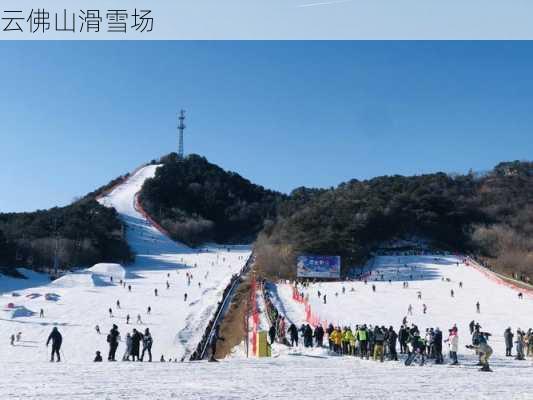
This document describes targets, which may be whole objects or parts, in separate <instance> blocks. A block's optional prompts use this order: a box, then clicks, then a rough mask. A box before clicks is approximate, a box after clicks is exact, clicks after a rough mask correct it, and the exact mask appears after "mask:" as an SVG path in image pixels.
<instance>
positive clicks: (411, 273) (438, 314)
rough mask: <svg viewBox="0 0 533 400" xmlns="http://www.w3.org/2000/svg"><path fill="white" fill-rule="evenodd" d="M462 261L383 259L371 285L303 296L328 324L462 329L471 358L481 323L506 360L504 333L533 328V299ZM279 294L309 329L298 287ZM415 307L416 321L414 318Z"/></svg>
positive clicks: (335, 286)
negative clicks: (474, 331) (474, 327)
mask: <svg viewBox="0 0 533 400" xmlns="http://www.w3.org/2000/svg"><path fill="white" fill-rule="evenodd" d="M462 261H463V258H462V257H454V256H449V257H444V256H381V257H377V258H376V259H375V260H374V263H373V267H372V269H371V271H372V273H371V275H370V276H369V277H368V279H367V283H366V284H365V283H364V281H363V282H359V281H354V282H321V283H315V284H310V286H309V288H301V287H300V288H299V290H300V292H303V293H304V295H305V296H308V298H309V304H310V305H311V310H312V312H313V314H315V315H317V316H318V317H319V318H320V320H321V321H327V323H328V324H329V323H332V324H334V325H335V326H337V325H338V326H341V327H343V326H347V325H349V326H351V327H352V328H353V327H354V326H355V325H356V324H362V323H365V324H367V325H369V324H370V325H373V326H375V325H379V326H382V325H384V326H386V327H389V326H391V325H392V326H394V328H395V329H398V328H399V326H400V325H401V322H402V319H403V318H404V317H407V321H408V323H409V325H410V324H411V323H414V324H416V325H417V326H418V327H419V329H420V330H421V332H422V334H423V332H424V331H425V329H426V328H431V327H433V328H436V327H438V328H440V329H441V330H442V331H443V333H444V335H445V337H446V334H447V333H448V329H449V328H451V327H452V326H453V324H457V327H458V328H459V340H460V348H462V350H461V351H462V352H465V351H466V349H464V345H466V344H470V339H471V338H470V331H469V327H468V325H469V323H470V321H472V320H475V321H476V322H478V323H479V324H480V325H481V328H482V331H485V332H490V333H492V337H491V339H490V341H489V343H490V345H491V346H492V347H493V348H494V351H495V356H496V355H498V354H499V355H501V354H505V343H504V339H503V332H504V330H505V329H506V328H507V327H511V328H512V330H513V332H516V329H517V328H521V329H522V330H526V331H527V329H529V328H533V318H532V315H533V298H532V297H530V296H527V295H524V297H523V299H519V298H518V292H517V291H516V290H513V289H511V288H509V287H507V286H504V285H499V284H497V283H496V282H495V281H492V280H490V279H487V277H485V275H483V274H481V273H480V272H479V271H478V270H476V269H475V268H473V267H471V266H467V265H466V264H463V262H462ZM389 280H390V282H389ZM404 282H407V283H408V287H407V288H403V284H404ZM460 283H462V287H460V285H459V284H460ZM373 285H374V286H375V292H374V291H373V288H372V286H373ZM343 288H344V290H345V291H344V293H343ZM319 291H320V294H321V297H320V298H319V297H318V292H319ZM452 291H453V297H452ZM273 292H274V299H275V302H276V304H277V305H278V307H279V308H281V310H282V311H281V312H282V313H283V310H284V311H285V313H286V315H287V317H288V318H289V320H291V321H294V322H295V323H297V324H298V325H299V324H301V323H303V322H304V320H305V311H304V305H303V304H300V303H297V302H295V301H294V300H293V299H292V286H291V285H290V284H279V285H276V286H275V288H274V289H273ZM419 294H420V296H421V298H420V299H419V298H418V296H419ZM324 295H326V303H325V304H324ZM478 302H479V305H480V312H479V313H478V312H477V310H476V303H478ZM424 304H425V305H426V307H427V310H426V313H424V312H423V306H424ZM409 305H411V307H412V315H409V314H408V308H409ZM532 397H533V395H532Z"/></svg>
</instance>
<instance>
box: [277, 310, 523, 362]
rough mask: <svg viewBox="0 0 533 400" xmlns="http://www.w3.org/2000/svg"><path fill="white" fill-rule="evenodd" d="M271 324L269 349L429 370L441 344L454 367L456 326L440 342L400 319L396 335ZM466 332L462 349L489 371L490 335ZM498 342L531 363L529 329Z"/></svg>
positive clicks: (381, 329) (437, 333)
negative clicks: (315, 351)
mask: <svg viewBox="0 0 533 400" xmlns="http://www.w3.org/2000/svg"><path fill="white" fill-rule="evenodd" d="M274 310H275V307H274ZM273 320H274V321H275V323H274V324H273V325H272V326H271V327H270V329H269V331H268V334H269V339H270V344H271V345H272V344H274V342H279V343H282V344H285V345H287V346H289V347H298V346H299V344H300V343H301V342H303V346H304V347H306V348H311V347H326V348H328V349H329V352H330V354H332V355H338V356H353V357H360V358H364V359H367V360H368V359H373V360H374V361H380V362H383V361H385V360H389V361H399V356H398V354H400V355H405V356H404V357H403V358H402V361H403V362H404V364H405V365H406V366H409V365H411V364H413V363H417V364H419V365H424V364H425V363H426V362H427V361H428V360H434V362H435V364H444V363H445V359H444V355H443V344H446V345H447V346H448V350H449V351H448V356H449V360H450V361H449V362H450V364H451V365H458V364H459V359H458V352H459V331H458V329H457V326H456V325H454V326H452V327H451V328H450V329H449V330H448V335H447V337H446V338H444V335H443V332H442V331H441V330H440V329H439V328H438V327H436V328H427V329H426V331H425V333H424V334H422V332H421V331H420V329H419V328H418V327H417V326H416V325H415V324H411V325H409V324H408V323H407V320H406V318H404V320H403V322H402V325H401V326H400V328H399V329H398V331H397V332H396V330H395V329H394V327H392V326H389V327H388V328H387V327H385V326H372V325H368V326H367V325H366V324H361V325H356V326H355V329H354V330H352V329H351V328H350V327H349V326H345V327H342V328H341V327H340V326H334V325H333V324H330V325H329V326H328V327H327V328H326V329H324V328H323V327H322V326H321V325H318V326H316V327H314V328H312V327H311V326H310V325H309V324H302V325H301V326H300V328H297V327H296V325H294V324H290V325H289V327H288V328H287V329H286V330H285V326H286V323H285V318H284V317H282V316H281V315H279V313H277V310H275V311H274V315H273ZM469 327H470V334H469V335H467V337H468V338H469V339H470V344H467V345H466V346H465V348H467V349H469V350H471V351H473V352H475V354H477V355H478V357H479V362H478V365H479V366H481V369H480V370H481V371H491V369H490V366H489V358H490V357H491V356H492V354H493V349H492V347H491V346H490V344H489V339H490V337H491V336H492V335H491V333H489V332H484V331H482V330H481V326H480V325H479V323H476V322H475V321H471V322H470V324H469ZM503 336H504V339H505V344H506V356H507V357H513V355H512V352H513V347H515V354H516V355H515V359H516V360H525V357H526V355H527V357H532V358H533V330H532V329H529V330H528V331H527V332H524V331H523V330H521V329H517V331H516V334H513V332H512V331H511V328H510V327H509V328H507V329H506V330H505V332H504V334H503ZM398 345H399V352H398V350H397V346H398ZM513 345H514V346H513ZM526 353H527V354H526Z"/></svg>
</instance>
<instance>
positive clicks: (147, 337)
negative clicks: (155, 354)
mask: <svg viewBox="0 0 533 400" xmlns="http://www.w3.org/2000/svg"><path fill="white" fill-rule="evenodd" d="M152 344H153V339H152V335H151V334H150V330H149V329H148V328H146V329H145V330H144V336H143V351H142V353H141V361H142V360H143V358H144V353H145V352H148V362H152Z"/></svg>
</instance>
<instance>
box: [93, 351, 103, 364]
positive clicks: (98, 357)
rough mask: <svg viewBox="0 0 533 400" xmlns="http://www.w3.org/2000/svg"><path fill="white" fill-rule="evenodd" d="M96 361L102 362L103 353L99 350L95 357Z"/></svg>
mask: <svg viewBox="0 0 533 400" xmlns="http://www.w3.org/2000/svg"><path fill="white" fill-rule="evenodd" d="M94 362H102V354H100V352H99V351H97V352H96V355H95V357H94Z"/></svg>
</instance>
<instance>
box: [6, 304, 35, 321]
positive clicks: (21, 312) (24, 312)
mask: <svg viewBox="0 0 533 400" xmlns="http://www.w3.org/2000/svg"><path fill="white" fill-rule="evenodd" d="M10 313H11V318H21V317H33V316H34V315H35V312H33V311H32V310H30V309H29V308H26V307H24V306H18V307H15V308H14V309H12V310H10Z"/></svg>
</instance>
